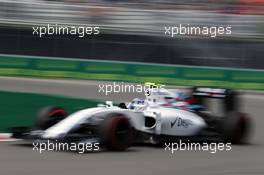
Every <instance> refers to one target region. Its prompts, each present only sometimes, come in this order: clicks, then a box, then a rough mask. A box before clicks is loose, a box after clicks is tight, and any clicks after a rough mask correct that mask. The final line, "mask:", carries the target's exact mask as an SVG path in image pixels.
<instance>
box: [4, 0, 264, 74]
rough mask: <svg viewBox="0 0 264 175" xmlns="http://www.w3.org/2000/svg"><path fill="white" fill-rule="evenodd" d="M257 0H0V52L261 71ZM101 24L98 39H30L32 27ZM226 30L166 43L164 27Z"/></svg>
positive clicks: (263, 6) (263, 37) (262, 9)
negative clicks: (226, 30) (228, 31)
mask: <svg viewBox="0 0 264 175" xmlns="http://www.w3.org/2000/svg"><path fill="white" fill-rule="evenodd" d="M263 21H264V1H263V0H222V1H217V0H151V1H150V0H0V39H1V43H0V53H2V54H20V55H21V54H22V55H38V56H55V57H71V58H84V59H99V60H122V61H137V62H148V63H166V64H182V65H198V66H201V65H203V66H221V67H236V68H254V69H263V68H264V61H263V59H262V56H263V55H264V49H263V48H264V44H263V41H264V32H263V31H264V23H263ZM46 24H60V25H69V26H73V25H74V26H100V32H101V33H100V35H99V36H96V37H95V36H91V37H84V38H78V37H76V36H68V35H65V36H45V37H42V38H39V37H37V36H33V35H32V26H37V25H40V26H41V25H46ZM179 24H182V25H188V24H190V25H191V26H209V27H210V26H231V27H232V35H222V36H217V37H216V38H210V37H207V36H182V35H178V36H176V37H174V38H170V37H169V36H166V35H165V34H164V26H178V25H179Z"/></svg>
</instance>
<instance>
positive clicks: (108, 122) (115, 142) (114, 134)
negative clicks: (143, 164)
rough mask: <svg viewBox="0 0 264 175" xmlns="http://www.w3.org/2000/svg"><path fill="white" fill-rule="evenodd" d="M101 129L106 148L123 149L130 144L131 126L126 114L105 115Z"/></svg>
mask: <svg viewBox="0 0 264 175" xmlns="http://www.w3.org/2000/svg"><path fill="white" fill-rule="evenodd" d="M102 129H103V130H102V140H103V143H104V145H105V146H106V148H107V149H109V150H113V151H124V150H126V149H127V148H128V147H129V146H130V144H131V140H132V127H131V124H130V121H129V119H128V118H127V117H126V116H124V115H122V114H113V115H111V116H109V117H107V118H106V119H105V121H104V124H103V128H102Z"/></svg>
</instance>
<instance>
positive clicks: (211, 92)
mask: <svg viewBox="0 0 264 175" xmlns="http://www.w3.org/2000/svg"><path fill="white" fill-rule="evenodd" d="M151 100H152V102H150V101H151ZM186 100H187V99H186ZM188 100H189V101H190V102H189V103H190V104H191V103H193V105H194V104H197V105H201V106H203V107H201V108H199V109H197V110H189V109H182V108H179V109H178V108H168V107H164V106H162V105H160V104H159V103H155V102H157V99H155V96H152V98H148V97H147V99H146V100H145V101H144V102H143V103H142V104H140V105H138V106H135V107H134V108H133V109H132V108H131V109H129V108H128V105H125V104H124V103H121V104H120V105H119V106H114V105H113V103H112V102H110V101H107V102H106V104H99V105H98V106H97V107H94V108H88V109H83V110H80V111H77V112H75V113H72V114H70V115H68V114H67V113H66V111H65V110H64V109H62V108H59V107H46V108H44V109H42V110H41V111H40V113H39V115H38V118H37V120H36V123H35V124H34V126H33V127H32V128H19V127H18V128H13V131H12V132H13V137H14V138H21V139H26V140H36V139H37V140H56V141H62V142H78V143H92V142H99V143H100V145H103V146H104V147H105V148H107V149H110V150H119V151H121V150H125V149H127V148H128V147H129V146H130V145H131V144H133V143H146V142H147V143H154V144H161V143H164V142H171V141H177V140H179V139H188V140H189V139H190V140H201V141H209V140H210V141H211V140H214V141H225V142H232V143H243V142H245V141H246V138H247V136H248V134H249V129H250V119H249V118H248V117H247V115H246V114H244V113H241V112H239V111H238V105H237V94H236V93H235V92H234V91H231V90H227V89H212V88H194V89H193V91H192V92H191V94H190V96H189V97H188ZM210 108H213V109H218V112H214V111H211V110H210Z"/></svg>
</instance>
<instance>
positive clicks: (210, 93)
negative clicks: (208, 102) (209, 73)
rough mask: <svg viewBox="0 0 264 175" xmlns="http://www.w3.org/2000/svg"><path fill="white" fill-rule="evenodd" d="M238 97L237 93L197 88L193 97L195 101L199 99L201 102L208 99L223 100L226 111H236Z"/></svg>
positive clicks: (218, 89)
mask: <svg viewBox="0 0 264 175" xmlns="http://www.w3.org/2000/svg"><path fill="white" fill-rule="evenodd" d="M237 95H238V93H237V92H235V91H233V90H230V89H223V88H209V87H195V88H193V91H192V96H193V97H194V98H195V99H199V101H200V102H202V101H204V100H205V99H206V98H217V99H222V102H223V103H224V106H225V110H226V111H234V110H236V109H237V107H238V100H237Z"/></svg>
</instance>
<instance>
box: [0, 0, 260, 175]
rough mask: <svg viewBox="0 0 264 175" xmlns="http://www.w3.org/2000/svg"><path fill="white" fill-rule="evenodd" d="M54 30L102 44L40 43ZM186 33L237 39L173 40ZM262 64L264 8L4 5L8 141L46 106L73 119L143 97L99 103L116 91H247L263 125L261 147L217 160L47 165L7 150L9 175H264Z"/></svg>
mask: <svg viewBox="0 0 264 175" xmlns="http://www.w3.org/2000/svg"><path fill="white" fill-rule="evenodd" d="M47 24H51V25H52V24H54V25H55V24H58V25H64V26H99V27H100V34H99V35H96V36H86V37H83V38H79V37H78V36H70V35H45V36H43V37H41V38H40V37H39V36H37V35H33V34H32V32H33V30H32V27H35V26H45V25H47ZM179 24H182V25H188V24H189V25H190V26H208V27H211V26H231V27H232V35H221V36H217V37H215V38H211V37H208V36H199V35H196V36H190V35H188V36H182V35H175V36H174V37H173V38H172V37H169V36H167V35H165V34H164V32H165V31H164V27H165V26H178V25H179ZM263 55H264V0H0V99H1V100H0V120H1V122H0V132H10V131H9V130H8V129H9V128H10V127H14V126H31V125H32V123H33V122H34V120H35V114H36V112H37V111H38V109H39V108H42V107H44V106H47V105H53V106H60V107H64V108H65V109H66V110H67V111H69V112H73V111H76V110H80V109H82V108H84V107H91V106H95V105H96V104H97V102H98V101H100V102H101V101H104V100H106V99H107V100H113V101H120V102H121V100H122V102H123V101H130V100H131V99H132V97H133V98H134V97H138V94H130V95H129V94H127V95H124V94H114V95H113V96H107V97H106V96H105V95H102V94H99V93H98V85H100V84H102V83H104V84H106V83H109V82H108V81H119V82H120V81H122V82H127V81H129V82H133V83H144V82H155V83H161V84H165V85H167V84H170V85H172V86H173V87H174V88H179V86H194V85H198V86H213V87H224V88H235V89H239V90H242V92H243V93H244V92H246V93H244V94H242V97H241V104H242V105H241V110H242V111H243V112H246V113H249V114H250V116H252V118H253V119H254V121H255V123H256V132H255V133H256V134H254V137H253V139H252V144H249V145H245V146H233V145H232V151H231V152H219V153H217V154H210V153H208V152H199V151H198V152H197V151H194V152H189V151H186V152H177V155H176V154H175V155H170V154H168V153H166V152H164V149H157V148H153V147H133V148H131V149H130V150H129V151H127V152H125V153H116V152H110V153H100V154H89V155H83V156H80V155H76V154H70V153H61V152H60V153H59V152H49V153H46V154H42V155H40V154H38V153H35V152H34V151H32V148H31V147H30V148H27V147H25V146H22V144H20V145H16V144H15V143H13V144H12V143H10V142H1V144H0V155H1V157H0V162H1V165H0V174H19V175H33V174H34V175H35V174H39V175H47V174H54V173H55V174H58V172H60V173H63V174H64V175H68V174H69V175H70V174H71V175H72V174H89V173H92V174H93V175H102V174H108V175H111V174H115V175H117V174H127V175H130V174H131V175H135V174H148V175H160V174H175V173H178V174H181V175H187V174H194V173H195V174H196V175H200V174H201V175H206V174H210V175H219V174H264V171H263V151H264V149H263V145H264V139H263V138H264V137H263V133H264V130H263V123H264V118H263V104H264V98H263V92H262V91H261V90H264V70H263V69H264V59H263ZM66 78H67V79H66ZM102 80H104V81H102ZM105 80H107V81H105ZM175 85H176V86H175ZM255 90H258V91H255ZM0 134H1V133H0ZM0 141H3V138H1V135H0ZM261 152H262V153H261ZM10 163H12V166H10ZM62 167H63V168H62ZM73 167H74V168H73Z"/></svg>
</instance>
